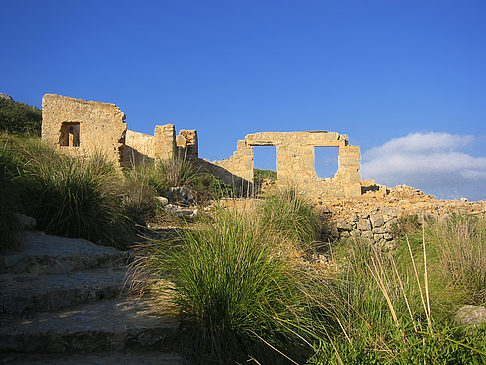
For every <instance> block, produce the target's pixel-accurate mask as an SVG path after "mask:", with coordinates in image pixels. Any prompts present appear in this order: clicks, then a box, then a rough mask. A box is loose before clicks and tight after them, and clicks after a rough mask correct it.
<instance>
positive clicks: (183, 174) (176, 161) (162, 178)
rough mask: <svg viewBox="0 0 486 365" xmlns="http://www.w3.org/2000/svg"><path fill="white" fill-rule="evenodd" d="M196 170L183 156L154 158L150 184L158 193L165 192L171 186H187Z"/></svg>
mask: <svg viewBox="0 0 486 365" xmlns="http://www.w3.org/2000/svg"><path fill="white" fill-rule="evenodd" d="M196 172H197V171H196V169H195V168H194V166H193V165H192V163H191V161H190V160H188V159H186V158H184V157H176V158H171V159H160V160H156V161H155V165H154V167H153V174H152V177H151V185H152V186H153V187H154V188H155V189H156V190H157V192H159V194H161V193H164V192H166V191H167V190H169V188H171V187H180V186H185V187H189V186H190V184H191V182H192V181H193V180H194V178H195V176H196Z"/></svg>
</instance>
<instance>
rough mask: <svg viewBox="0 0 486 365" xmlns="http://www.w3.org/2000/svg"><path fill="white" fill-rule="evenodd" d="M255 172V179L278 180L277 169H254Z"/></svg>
mask: <svg viewBox="0 0 486 365" xmlns="http://www.w3.org/2000/svg"><path fill="white" fill-rule="evenodd" d="M253 173H254V178H255V180H265V179H270V180H273V181H276V180H277V171H273V170H261V169H253Z"/></svg>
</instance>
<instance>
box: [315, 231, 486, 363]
mask: <svg viewBox="0 0 486 365" xmlns="http://www.w3.org/2000/svg"><path fill="white" fill-rule="evenodd" d="M444 224H445V226H446V227H448V228H447V229H446V228H442V230H440V229H439V228H438V227H437V226H436V225H433V224H432V225H431V226H428V227H425V230H424V232H423V233H421V232H416V233H415V234H414V235H413V236H412V237H411V238H410V239H408V238H406V239H404V240H403V241H402V243H401V247H399V248H398V249H397V250H396V251H395V252H393V251H381V250H379V249H378V248H376V247H373V246H371V245H369V244H366V243H363V242H359V241H358V242H354V243H350V241H348V244H347V245H342V246H338V247H336V248H335V249H334V258H333V261H334V262H336V264H337V265H339V271H338V273H337V274H336V275H335V276H333V277H331V278H328V279H327V280H324V281H323V282H322V283H321V288H322V291H321V296H320V297H319V302H320V303H321V307H322V312H323V313H324V314H325V315H326V316H327V318H328V321H327V326H325V331H324V332H325V333H326V334H327V335H326V336H323V337H321V341H320V343H319V345H316V355H315V356H314V357H313V358H312V359H311V360H310V361H309V362H310V363H311V364H333V363H336V364H337V363H339V364H348V363H349V364H369V363H372V364H373V363H376V364H378V363H380V364H381V363H399V364H401V363H404V364H408V363H409V364H414V363H419V362H420V363H441V364H446V363H454V364H456V363H460V364H463V363H478V364H479V363H483V362H485V361H486V340H485V337H484V335H485V329H486V328H484V327H483V328H479V329H464V328H460V327H457V326H455V325H454V324H453V316H454V314H455V311H456V310H457V308H458V306H459V305H460V304H464V302H463V300H464V298H465V297H464V295H463V294H462V293H463V288H464V283H461V280H458V279H457V277H456V276H455V275H454V272H453V271H455V269H454V267H455V266H456V264H455V263H456V262H461V263H463V265H467V263H465V262H464V261H462V260H463V257H464V254H463V253H462V252H461V251H464V250H463V249H462V247H463V246H464V245H466V246H467V244H465V241H467V240H469V239H470V238H473V239H474V235H471V234H465V232H466V231H467V230H465V228H464V226H462V228H459V229H457V225H456V224H457V222H456V223H454V222H451V221H448V222H444ZM461 224H462V223H461ZM454 227H455V228H454ZM451 229H452V230H453V231H454V230H456V231H458V232H460V235H462V236H463V239H461V240H458V235H457V234H455V235H454V234H452V232H451V231H450V230H451ZM476 232H477V233H479V230H477V231H476ZM443 234H445V236H443ZM460 235H459V236H460ZM479 236H480V235H479V234H478V235H477V237H478V238H479ZM465 237H467V239H466V238H465ZM482 237H483V238H482V245H484V244H485V242H484V235H483V236H482ZM424 238H425V240H424ZM446 238H447V239H449V240H450V244H451V245H453V246H454V249H451V247H447V244H446V243H445V241H444V239H446ZM433 240H437V242H436V243H432V241H433ZM439 242H440V243H439ZM477 245H478V241H475V245H473V246H474V247H476V246H477ZM468 250H469V249H468V248H466V249H465V251H468ZM447 254H448V255H447ZM480 255H482V253H480V252H478V251H476V254H475V255H469V256H467V257H469V259H470V260H471V261H473V262H472V263H471V264H470V266H472V267H476V269H477V266H476V265H477V264H478V262H479V261H478V260H479V259H480ZM473 256H474V257H473ZM446 263H447V264H446ZM442 266H443V269H442V270H444V271H442V272H441V267H442ZM451 269H452V271H451ZM461 271H462V269H461ZM465 271H466V272H470V270H469V269H466V270H465ZM480 271H481V270H480ZM474 276H475V277H480V275H478V272H477V271H476V272H475V274H474ZM468 277H470V276H468ZM473 281H474V280H473ZM475 288H476V289H475V290H476V291H478V292H480V290H481V289H480V288H477V287H476V286H475ZM482 288H483V289H484V286H483V287H482ZM316 337H317V336H316Z"/></svg>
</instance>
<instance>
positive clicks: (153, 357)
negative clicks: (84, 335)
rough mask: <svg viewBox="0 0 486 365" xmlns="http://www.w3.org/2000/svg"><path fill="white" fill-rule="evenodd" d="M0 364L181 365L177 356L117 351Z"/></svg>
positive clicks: (16, 358)
mask: <svg viewBox="0 0 486 365" xmlns="http://www.w3.org/2000/svg"><path fill="white" fill-rule="evenodd" d="M0 364H8V365H20V364H22V365H79V364H83V365H183V364H184V360H183V358H182V356H180V355H178V354H171V353H163V352H159V351H143V352H140V351H118V352H101V353H91V354H47V355H45V354H44V355H19V354H9V355H4V356H0Z"/></svg>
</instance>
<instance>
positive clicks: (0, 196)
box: [0, 135, 19, 251]
mask: <svg viewBox="0 0 486 365" xmlns="http://www.w3.org/2000/svg"><path fill="white" fill-rule="evenodd" d="M5 138H6V136H4V135H2V136H0V186H1V189H0V202H1V203H0V251H3V250H7V249H10V248H13V247H15V246H16V243H17V242H16V234H17V232H18V229H19V223H18V220H17V218H16V217H15V211H16V210H17V208H18V207H17V205H18V191H17V187H16V185H15V183H14V182H13V181H12V178H13V175H14V174H15V170H16V164H15V162H14V161H13V159H12V157H11V156H10V155H9V154H8V152H7V144H6V143H7V141H6V140H5Z"/></svg>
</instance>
